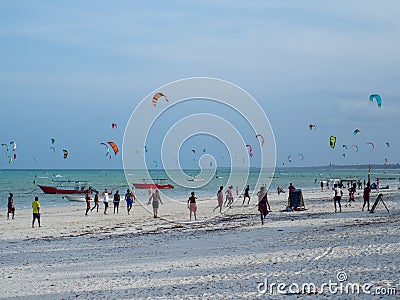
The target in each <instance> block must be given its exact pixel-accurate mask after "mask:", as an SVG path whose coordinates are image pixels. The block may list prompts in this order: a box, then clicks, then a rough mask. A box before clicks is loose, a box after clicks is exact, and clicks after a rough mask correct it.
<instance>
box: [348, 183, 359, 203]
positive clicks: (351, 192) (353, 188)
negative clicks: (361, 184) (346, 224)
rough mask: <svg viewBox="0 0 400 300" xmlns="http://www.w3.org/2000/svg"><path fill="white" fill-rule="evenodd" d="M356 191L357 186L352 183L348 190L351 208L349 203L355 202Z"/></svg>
mask: <svg viewBox="0 0 400 300" xmlns="http://www.w3.org/2000/svg"><path fill="white" fill-rule="evenodd" d="M356 191H357V184H356V183H353V185H352V186H351V187H350V188H349V206H351V202H355V201H356V197H355V193H356Z"/></svg>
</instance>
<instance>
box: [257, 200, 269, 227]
mask: <svg viewBox="0 0 400 300" xmlns="http://www.w3.org/2000/svg"><path fill="white" fill-rule="evenodd" d="M270 210H271V207H270V206H269V202H268V193H267V192H265V194H264V196H263V197H262V198H261V200H259V201H258V211H259V212H260V216H261V225H264V220H265V218H266V217H267V214H268V213H269V211H270Z"/></svg>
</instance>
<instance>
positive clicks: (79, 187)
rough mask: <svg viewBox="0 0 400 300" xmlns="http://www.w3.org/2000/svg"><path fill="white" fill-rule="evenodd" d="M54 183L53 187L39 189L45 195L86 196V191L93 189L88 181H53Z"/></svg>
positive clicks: (44, 186)
mask: <svg viewBox="0 0 400 300" xmlns="http://www.w3.org/2000/svg"><path fill="white" fill-rule="evenodd" d="M52 181H53V182H54V185H53V186H49V185H40V184H38V187H39V188H40V189H41V190H42V191H43V193H45V194H67V195H68V194H85V192H86V189H88V188H89V189H91V187H88V182H87V181H80V180H52Z"/></svg>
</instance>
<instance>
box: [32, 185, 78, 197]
mask: <svg viewBox="0 0 400 300" xmlns="http://www.w3.org/2000/svg"><path fill="white" fill-rule="evenodd" d="M38 187H39V188H40V189H41V190H42V191H43V193H45V194H65V195H71V194H85V192H86V191H85V190H73V189H62V188H56V187H53V186H46V185H38Z"/></svg>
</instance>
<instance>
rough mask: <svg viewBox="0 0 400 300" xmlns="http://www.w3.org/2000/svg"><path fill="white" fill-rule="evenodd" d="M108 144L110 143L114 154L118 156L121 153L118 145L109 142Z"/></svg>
mask: <svg viewBox="0 0 400 300" xmlns="http://www.w3.org/2000/svg"><path fill="white" fill-rule="evenodd" d="M107 143H108V144H109V145H110V146H111V148H112V149H113V150H114V154H115V155H117V153H118V151H119V149H118V146H117V144H115V143H114V142H107Z"/></svg>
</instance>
